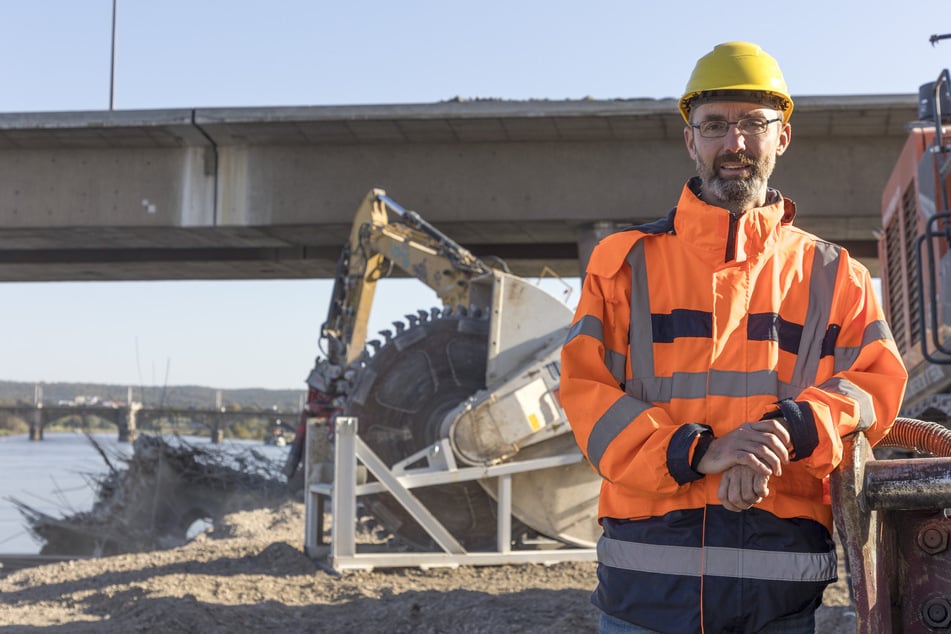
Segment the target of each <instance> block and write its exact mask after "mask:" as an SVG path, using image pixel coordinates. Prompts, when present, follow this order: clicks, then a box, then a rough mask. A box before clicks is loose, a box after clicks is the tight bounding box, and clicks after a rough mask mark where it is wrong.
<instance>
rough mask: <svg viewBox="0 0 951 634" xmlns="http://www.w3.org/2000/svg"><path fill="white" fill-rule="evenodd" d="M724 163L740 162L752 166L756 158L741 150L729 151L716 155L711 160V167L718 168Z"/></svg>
mask: <svg viewBox="0 0 951 634" xmlns="http://www.w3.org/2000/svg"><path fill="white" fill-rule="evenodd" d="M724 163H740V164H742V165H745V166H750V167H752V166H755V165H756V159H755V158H753V157H752V156H749V155H747V154H744V153H743V152H731V153H729V154H721V155H720V156H718V157H717V158H716V160H714V162H713V167H714V169H720V167H721V166H722V165H723V164H724Z"/></svg>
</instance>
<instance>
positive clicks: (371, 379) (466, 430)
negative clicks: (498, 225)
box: [285, 189, 600, 550]
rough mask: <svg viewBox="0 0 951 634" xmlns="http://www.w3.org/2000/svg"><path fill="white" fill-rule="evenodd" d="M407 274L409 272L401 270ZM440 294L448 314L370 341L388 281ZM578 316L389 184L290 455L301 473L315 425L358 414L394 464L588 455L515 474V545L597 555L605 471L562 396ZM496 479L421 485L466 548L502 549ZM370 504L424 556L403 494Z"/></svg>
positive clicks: (423, 542) (353, 267) (373, 213)
mask: <svg viewBox="0 0 951 634" xmlns="http://www.w3.org/2000/svg"><path fill="white" fill-rule="evenodd" d="M394 269H398V271H394ZM394 272H395V273H399V274H402V275H408V276H411V277H415V278H417V279H418V280H420V281H421V282H423V283H424V284H426V285H427V286H428V287H430V288H431V289H433V290H434V291H435V293H436V295H437V296H438V297H439V299H440V300H441V302H442V306H441V307H437V308H432V309H426V310H419V311H417V312H416V313H415V314H409V315H406V316H405V321H397V322H394V324H393V326H394V328H393V330H386V331H382V332H381V333H380V334H381V336H382V339H373V340H367V326H368V320H369V315H370V310H371V307H372V304H373V296H374V291H375V288H376V283H377V281H378V280H380V279H381V278H383V277H385V276H387V275H390V274H391V273H394ZM571 317H572V311H571V309H570V308H569V307H568V306H567V305H566V304H565V303H564V302H563V301H561V300H560V299H558V298H556V297H554V296H553V295H551V294H549V293H548V292H547V291H545V290H543V289H541V288H539V286H538V285H536V284H532V283H530V282H528V281H526V280H525V279H523V278H520V277H518V276H516V275H513V274H511V273H509V272H508V271H507V269H506V267H505V265H504V263H502V262H501V261H496V260H489V259H488V258H486V259H479V258H476V257H475V256H473V255H472V254H471V253H470V252H469V251H468V250H466V249H464V248H463V247H461V246H460V245H458V244H457V243H455V242H454V241H452V240H451V239H450V238H449V237H447V236H446V235H445V234H443V233H442V232H440V231H439V230H438V229H436V228H435V227H433V226H432V225H430V224H429V223H427V222H426V221H425V220H423V218H421V217H420V216H419V214H417V213H415V212H413V211H410V210H406V209H404V208H403V207H401V206H400V205H399V204H397V203H396V202H394V201H393V200H392V199H390V198H389V197H387V195H386V193H385V192H384V191H383V190H379V189H375V190H372V191H370V192H369V193H368V194H367V195H366V197H365V198H364V199H363V202H362V203H361V204H360V206H359V208H358V210H357V212H356V215H355V218H354V222H353V227H352V231H351V233H350V238H349V241H348V243H347V244H346V245H345V247H344V249H343V252H342V253H341V256H340V258H339V260H338V265H337V270H336V275H335V280H334V287H333V292H332V296H331V301H330V306H329V309H328V315H327V320H326V321H325V323H324V324H323V326H322V329H321V347H322V356H318V358H317V360H316V363H315V367H314V369H313V370H312V371H311V373H310V375H309V377H308V379H307V383H308V388H309V397H308V405H307V408H306V409H305V412H303V413H302V416H301V425H300V426H299V428H298V433H297V434H296V437H295V442H294V444H293V446H292V448H291V451H290V455H289V457H288V461H287V466H286V468H285V472H286V474H287V475H288V477H289V478H293V477H294V476H295V474H296V473H297V471H298V466H299V464H300V462H301V457H302V455H303V453H304V448H305V446H306V445H305V443H306V441H305V440H304V437H305V425H306V421H307V419H309V418H310V419H313V418H324V419H327V420H328V421H330V420H333V418H334V417H335V416H336V415H343V416H347V417H354V418H356V420H357V421H358V430H357V433H358V435H359V437H360V438H361V439H362V441H363V442H365V443H366V445H368V446H369V447H370V449H372V451H373V452H374V453H375V454H376V455H377V456H379V458H380V459H382V461H383V462H385V463H386V465H387V466H389V467H392V466H394V465H397V464H399V463H401V462H402V461H405V460H406V459H407V458H409V457H411V456H414V455H416V454H417V453H418V452H420V451H422V450H425V449H426V448H427V447H433V446H438V445H437V443H439V442H440V441H442V440H448V441H449V446H450V447H451V450H452V453H453V456H452V458H453V461H454V462H455V463H459V464H462V465H468V466H490V465H498V464H502V463H508V462H514V461H520V460H529V459H533V458H543V457H546V456H554V455H563V454H565V453H571V452H576V453H577V454H578V457H579V459H578V460H577V461H576V462H574V463H573V464H568V465H561V466H557V467H553V468H545V469H539V470H534V469H533V470H526V471H522V472H519V473H515V474H514V475H513V476H512V480H511V514H512V516H513V521H512V530H511V535H512V539H513V541H518V540H522V539H525V538H528V539H531V538H532V537H533V536H541V537H546V538H549V539H553V540H557V541H559V542H562V543H564V544H568V545H572V546H577V547H581V548H590V547H593V546H594V544H595V543H596V541H597V536H598V534H599V533H600V529H599V527H598V524H597V497H598V491H599V487H600V480H599V478H598V476H597V475H596V474H595V473H594V471H592V470H591V468H590V467H589V466H588V465H587V464H586V463H585V462H584V461H583V460H581V458H580V452H579V451H578V449H577V447H576V445H575V444H574V438H573V436H572V434H571V430H570V427H569V425H568V421H567V418H566V416H565V413H564V410H562V408H561V406H560V404H559V401H558V387H559V380H560V352H561V346H562V344H563V342H564V339H565V335H566V333H567V330H568V327H569V325H570V321H571ZM497 491H498V489H497V487H496V485H495V483H494V482H492V478H485V479H476V480H468V481H459V482H452V483H446V484H439V485H436V486H427V487H425V488H419V489H415V490H414V495H415V496H416V497H417V498H418V499H419V501H420V502H422V504H423V505H424V506H425V507H426V508H427V509H429V511H430V512H431V513H432V514H433V515H434V516H435V517H436V519H437V520H438V522H440V523H441V524H442V525H443V526H444V527H445V528H446V529H447V530H448V531H449V532H450V533H451V534H452V536H453V537H454V538H455V539H456V540H457V541H458V542H459V543H460V544H461V545H462V546H463V547H464V548H465V549H466V550H478V549H481V548H486V547H489V546H491V545H493V544H495V543H496V539H497V526H498V523H497V508H496V499H495V498H496V496H497ZM362 501H363V504H364V505H365V507H366V508H368V509H369V510H370V512H371V513H372V514H373V515H374V516H375V517H376V518H377V519H379V520H380V521H381V522H382V523H383V524H384V525H385V526H386V527H387V528H388V529H389V530H390V531H391V532H392V533H394V534H396V535H398V536H399V537H400V538H402V539H403V540H404V541H405V542H407V543H408V544H410V545H411V546H413V547H417V548H419V549H421V550H425V549H429V548H432V547H433V542H432V539H431V536H430V534H429V533H428V532H427V531H425V530H424V528H423V527H421V526H420V525H419V523H418V522H416V521H415V520H414V518H413V517H412V516H411V514H409V513H407V511H406V509H405V508H404V506H403V505H401V504H400V503H399V502H398V501H397V500H395V499H394V497H393V496H391V495H388V494H385V493H381V494H373V495H368V496H366V497H365V498H364V499H363V500H362Z"/></svg>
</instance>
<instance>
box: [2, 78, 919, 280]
mask: <svg viewBox="0 0 951 634" xmlns="http://www.w3.org/2000/svg"><path fill="white" fill-rule="evenodd" d="M796 104H797V105H796V114H795V116H794V118H793V131H794V135H793V143H792V146H791V148H790V150H789V152H787V154H786V155H785V156H784V157H782V158H781V159H780V161H779V163H778V166H777V171H776V174H775V175H774V178H773V184H774V185H775V186H776V187H777V188H779V189H780V190H781V191H783V192H784V193H785V194H786V195H787V196H789V197H790V198H792V199H793V200H795V201H796V202H797V203H798V210H799V211H798V216H797V224H798V225H799V226H801V227H803V228H804V229H806V230H809V231H813V232H815V233H817V234H819V235H821V236H822V237H824V238H826V239H828V240H831V241H834V242H837V243H839V244H842V245H843V246H846V247H847V248H848V249H849V250H850V252H852V253H853V254H855V255H857V256H859V257H860V258H862V259H863V261H865V262H866V263H867V264H868V265H869V266H870V268H872V269H873V272H875V271H877V264H876V262H875V258H876V254H877V251H876V231H877V229H878V228H879V227H880V225H881V220H880V208H881V196H882V188H883V187H884V184H885V181H886V180H887V177H888V175H889V173H890V171H891V166H892V163H893V161H894V160H895V159H896V158H897V156H898V153H899V151H900V149H901V146H902V144H903V142H904V139H905V132H906V124H907V122H908V121H910V120H911V119H913V118H914V116H915V113H916V99H915V96H914V95H898V96H864V97H800V98H797V101H796ZM682 130H683V125H682V122H681V121H680V119H679V115H678V114H677V113H676V109H675V105H674V101H673V100H669V99H668V100H628V101H624V100H618V101H610V102H604V101H576V102H571V101H564V102H549V101H539V102H494V101H486V102H482V101H477V102H453V103H440V104H430V105H418V106H412V105H406V106H355V107H312V108H271V109H215V110H176V111H155V112H144V111H143V112H105V113H47V114H32V115H2V116H0V172H2V173H3V174H4V180H5V182H6V183H7V187H6V188H4V189H3V190H2V191H0V281H40V280H159V279H164V280H168V279H254V278H326V277H331V276H332V275H333V272H334V269H335V264H336V260H337V256H338V254H339V251H340V246H341V245H342V244H343V243H344V241H345V240H346V238H347V235H348V234H349V231H350V221H351V219H352V214H353V212H354V211H355V210H356V207H357V205H358V204H359V202H360V200H361V199H362V198H363V196H364V195H365V194H366V192H367V191H368V190H369V189H371V188H373V187H380V188H383V189H386V191H387V193H388V194H389V195H390V196H391V197H392V198H393V199H394V200H396V201H397V202H399V203H400V204H401V205H403V206H404V207H407V208H409V209H414V210H416V211H418V212H419V213H420V214H421V215H422V216H423V217H424V218H426V219H427V220H428V221H430V222H431V223H432V224H434V225H435V226H437V227H438V228H439V229H441V230H442V231H444V232H445V233H447V234H448V235H449V236H450V237H452V238H453V239H454V240H456V241H457V242H459V243H460V244H462V245H464V246H466V247H467V248H469V249H470V250H472V251H473V252H474V253H476V254H477V255H495V256H498V257H501V258H502V259H504V260H506V261H507V262H508V263H509V266H510V267H511V268H512V270H513V272H516V273H519V274H522V275H537V274H538V273H539V272H540V271H541V269H542V268H543V267H544V266H546V265H547V266H550V267H552V268H553V269H555V270H556V271H557V272H558V273H559V274H561V275H577V274H578V272H579V267H578V261H579V256H580V257H584V255H585V251H586V249H588V248H590V245H591V243H592V241H593V239H594V237H595V236H596V235H601V234H603V233H604V232H605V231H606V230H607V229H608V228H609V227H619V226H625V225H628V224H631V223H637V222H643V221H650V220H653V219H655V218H657V217H659V216H662V215H663V214H665V213H666V212H667V210H668V209H670V208H671V207H672V206H673V205H674V204H675V203H676V200H677V196H678V195H679V191H680V188H681V187H682V185H683V182H684V181H685V180H686V179H687V178H688V177H689V176H690V175H692V173H693V165H692V164H691V162H690V160H689V158H688V157H687V154H686V152H685V150H684V148H683V140H682Z"/></svg>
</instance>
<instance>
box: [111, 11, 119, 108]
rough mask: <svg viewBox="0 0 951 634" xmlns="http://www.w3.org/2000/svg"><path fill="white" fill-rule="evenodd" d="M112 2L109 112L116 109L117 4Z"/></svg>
mask: <svg viewBox="0 0 951 634" xmlns="http://www.w3.org/2000/svg"><path fill="white" fill-rule="evenodd" d="M117 2H118V0H112V51H111V55H110V57H111V68H110V70H109V110H115V109H116V3H117Z"/></svg>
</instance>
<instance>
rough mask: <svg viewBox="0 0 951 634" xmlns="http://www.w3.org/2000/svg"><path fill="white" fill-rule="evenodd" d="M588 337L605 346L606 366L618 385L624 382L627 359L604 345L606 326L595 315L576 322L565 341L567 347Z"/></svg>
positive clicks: (586, 316) (622, 354)
mask: <svg viewBox="0 0 951 634" xmlns="http://www.w3.org/2000/svg"><path fill="white" fill-rule="evenodd" d="M581 335H586V336H588V337H591V338H592V339H597V340H598V341H599V342H600V343H601V345H603V346H604V365H605V366H606V367H607V368H608V370H610V371H611V374H612V375H613V376H614V378H615V380H616V381H617V382H618V383H623V382H624V369H625V368H624V363H625V360H626V357H625V355H624V353H623V352H616V351H614V350H610V349H608V347H607V346H606V345H604V324H603V323H602V322H601V320H600V319H598V318H597V317H595V316H594V315H585V316H584V317H582V318H581V319H579V320H578V321H576V322H575V323H574V324H573V325H572V326H571V328H570V329H569V330H568V336H567V338H566V339H565V345H567V344H568V343H570V342H571V341H572V340H573V339H575V338H576V337H580V336H581Z"/></svg>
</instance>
